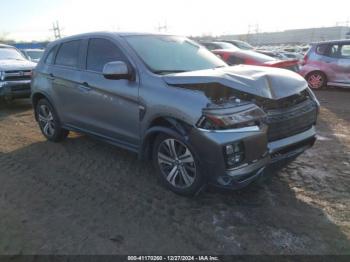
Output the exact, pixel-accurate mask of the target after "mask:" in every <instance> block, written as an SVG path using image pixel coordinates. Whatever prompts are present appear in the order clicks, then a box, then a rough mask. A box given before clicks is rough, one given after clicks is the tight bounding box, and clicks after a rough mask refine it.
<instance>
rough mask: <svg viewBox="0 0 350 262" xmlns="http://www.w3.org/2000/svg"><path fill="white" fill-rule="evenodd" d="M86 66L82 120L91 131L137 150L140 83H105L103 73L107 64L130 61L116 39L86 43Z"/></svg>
mask: <svg viewBox="0 0 350 262" xmlns="http://www.w3.org/2000/svg"><path fill="white" fill-rule="evenodd" d="M85 45H86V47H85V51H84V54H85V56H86V58H85V65H84V70H83V71H82V72H81V82H80V86H81V87H82V90H81V95H80V102H79V104H80V105H79V107H80V110H79V116H80V121H82V122H81V124H82V125H83V126H84V127H85V128H86V129H89V131H91V132H93V133H95V134H98V135H101V136H104V137H106V138H112V139H115V140H117V142H118V143H120V144H125V145H126V146H128V147H130V146H131V147H134V146H135V147H137V145H138V143H139V139H140V132H139V99H138V94H139V81H138V79H137V76H136V75H135V80H126V79H120V80H111V79H106V78H105V77H104V76H103V74H102V70H103V67H104V65H105V64H106V63H108V62H113V61H123V62H125V63H126V64H127V65H128V67H129V70H131V71H134V72H135V70H134V69H133V68H132V66H131V63H130V61H129V60H128V59H127V57H126V56H125V55H124V53H123V52H122V50H121V49H120V48H119V47H118V43H117V42H116V41H115V40H114V39H108V38H101V37H99V38H90V39H87V40H86V43H85Z"/></svg>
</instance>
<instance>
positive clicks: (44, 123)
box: [36, 99, 69, 142]
mask: <svg viewBox="0 0 350 262" xmlns="http://www.w3.org/2000/svg"><path fill="white" fill-rule="evenodd" d="M36 119H37V120H38V123H39V126H40V130H41V132H42V134H43V135H44V136H45V137H46V138H47V139H48V140H49V141H53V142H59V141H61V140H63V139H64V138H66V137H67V136H68V133H69V131H68V130H65V129H63V128H62V127H61V123H60V120H59V118H58V116H57V114H56V112H55V110H54V108H53V106H52V105H51V104H50V103H49V101H47V100H46V99H41V100H39V102H38V103H37V106H36Z"/></svg>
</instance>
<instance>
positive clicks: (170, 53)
mask: <svg viewBox="0 0 350 262" xmlns="http://www.w3.org/2000/svg"><path fill="white" fill-rule="evenodd" d="M125 39H126V40H127V42H128V43H129V44H130V45H131V47H132V48H133V49H134V50H135V52H136V53H137V54H138V56H139V57H140V58H141V59H142V60H143V62H144V63H145V64H146V65H147V66H148V68H150V70H151V71H153V72H154V73H156V74H169V73H175V72H187V71H195V70H202V69H212V68H216V67H224V66H227V64H226V63H225V62H223V61H222V60H221V59H219V58H218V57H217V56H216V55H214V54H213V53H211V52H210V51H208V50H207V49H206V48H204V47H201V46H199V45H198V44H196V43H195V42H193V41H191V40H189V39H187V38H186V37H180V36H157V35H139V36H126V37H125Z"/></svg>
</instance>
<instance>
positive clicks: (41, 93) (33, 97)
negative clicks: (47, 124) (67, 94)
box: [31, 92, 56, 121]
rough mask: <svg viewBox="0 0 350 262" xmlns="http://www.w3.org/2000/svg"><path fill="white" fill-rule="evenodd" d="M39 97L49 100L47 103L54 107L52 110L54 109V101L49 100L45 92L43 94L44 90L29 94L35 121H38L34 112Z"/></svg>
mask: <svg viewBox="0 0 350 262" xmlns="http://www.w3.org/2000/svg"><path fill="white" fill-rule="evenodd" d="M41 99H46V100H47V101H49V103H50V104H51V105H52V106H53V107H54V110H55V111H56V109H55V106H54V103H53V102H52V101H51V99H50V98H49V96H48V95H47V94H45V93H44V92H36V93H34V94H32V96H31V100H32V105H33V109H34V117H35V120H36V121H38V119H37V114H36V106H37V104H38V102H39V101H40V100H41Z"/></svg>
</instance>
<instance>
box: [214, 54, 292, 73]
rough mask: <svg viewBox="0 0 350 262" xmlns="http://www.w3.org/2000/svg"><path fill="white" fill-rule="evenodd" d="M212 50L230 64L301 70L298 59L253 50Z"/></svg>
mask: <svg viewBox="0 0 350 262" xmlns="http://www.w3.org/2000/svg"><path fill="white" fill-rule="evenodd" d="M212 52H213V53H214V54H216V55H218V56H220V57H221V58H222V59H223V60H224V61H225V62H226V63H228V64H229V65H239V64H245V65H256V66H268V67H278V68H284V69H288V70H291V71H294V72H299V61H298V60H278V59H276V58H273V57H270V56H267V55H263V54H260V53H257V52H255V51H251V50H231V49H226V50H224V49H220V50H219V49H218V50H212Z"/></svg>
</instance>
